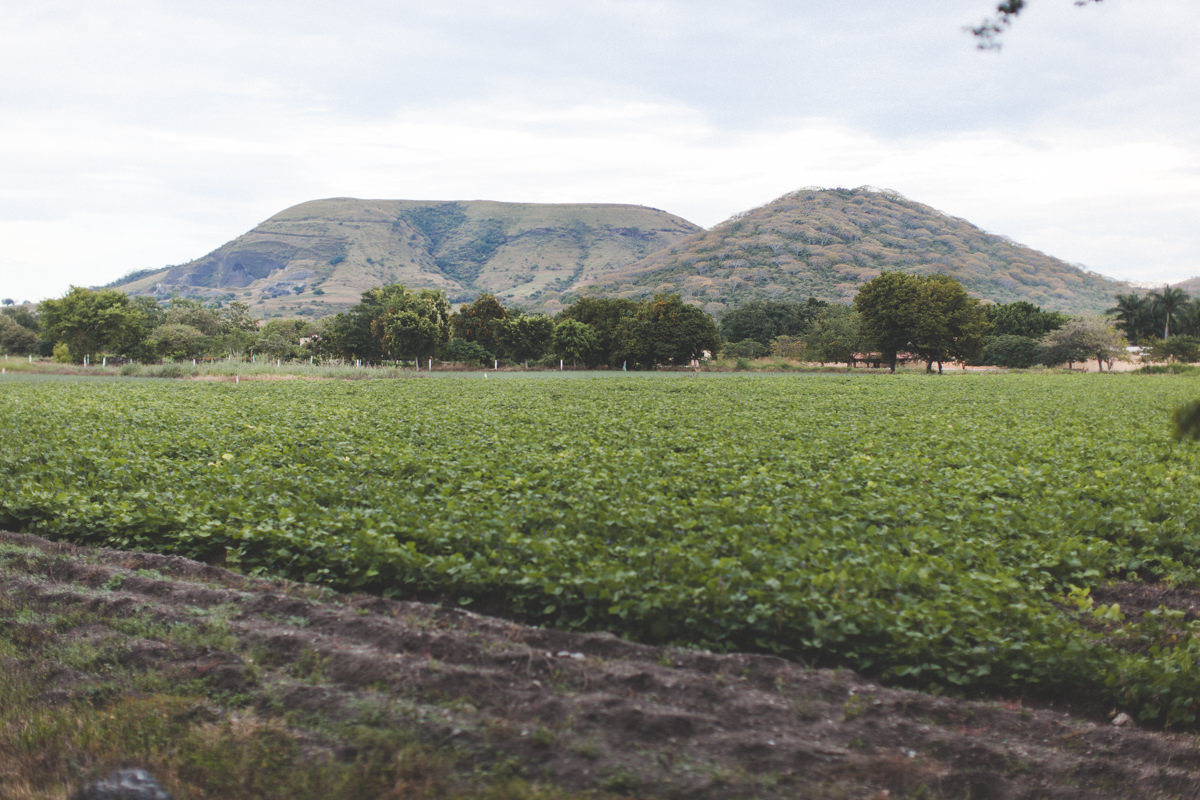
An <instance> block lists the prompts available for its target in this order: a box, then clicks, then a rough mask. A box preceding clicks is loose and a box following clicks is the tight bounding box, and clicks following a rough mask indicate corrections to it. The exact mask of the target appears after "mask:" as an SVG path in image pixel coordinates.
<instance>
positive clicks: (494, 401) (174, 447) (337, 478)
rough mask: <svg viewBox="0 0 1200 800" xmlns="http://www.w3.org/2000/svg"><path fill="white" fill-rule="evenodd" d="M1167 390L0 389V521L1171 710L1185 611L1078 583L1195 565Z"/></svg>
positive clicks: (1162, 574) (1178, 387) (1178, 394)
mask: <svg viewBox="0 0 1200 800" xmlns="http://www.w3.org/2000/svg"><path fill="white" fill-rule="evenodd" d="M10 380H11V378H10ZM1192 393H1193V387H1192V385H1191V381H1190V380H1188V379H1186V378H1174V377H1170V376H1161V377H1159V376H1115V375H1113V376H1110V375H1103V376H1101V375H1096V374H1090V375H1063V374H1049V375H1037V374H1017V375H982V376H975V377H961V378H955V379H953V380H939V381H930V380H927V379H924V378H922V377H920V376H913V375H909V376H904V375H901V376H896V377H894V378H890V379H886V380H885V379H879V378H874V377H868V376H861V377H858V376H850V375H805V376H796V377H781V376H776V377H752V376H736V375H707V376H701V377H699V378H696V377H691V376H683V375H665V376H661V377H657V378H655V377H637V378H635V377H624V376H619V375H617V376H611V377H608V378H603V379H601V378H587V377H583V378H578V379H573V380H572V379H558V378H554V377H549V378H510V379H507V380H489V381H483V380H482V379H480V378H476V377H470V376H463V377H446V378H443V379H432V378H431V379H426V380H403V381H389V382H367V383H338V382H324V383H311V382H294V383H288V384H280V383H259V384H250V383H246V382H243V383H241V384H240V385H234V384H169V383H136V382H119V383H87V384H82V383H75V384H68V383H17V382H10V383H8V384H6V385H5V391H4V392H2V393H0V429H2V430H4V431H6V436H5V440H6V445H5V447H4V448H3V449H2V450H0V525H3V526H4V527H6V528H10V529H17V530H27V531H33V532H37V533H40V534H44V535H51V536H55V537H62V538H68V539H73V540H78V541H87V542H98V543H103V544H106V545H109V546H115V547H121V548H145V549H151V550H158V551H165V552H174V553H180V554H183V555H187V556H192V557H200V558H206V559H216V560H222V559H224V560H227V561H228V563H230V564H232V565H237V566H240V567H242V568H245V569H257V570H266V571H270V572H273V573H277V574H284V575H288V576H291V577H293V578H297V579H308V580H317V581H323V582H327V583H330V584H333V585H337V586H341V587H344V588H350V589H362V590H370V591H377V592H384V593H387V594H391V595H396V596H414V595H420V596H427V597H428V596H437V597H442V598H444V599H446V600H448V601H450V602H454V603H463V604H469V605H471V606H472V607H479V608H484V609H488V610H501V611H504V612H506V613H511V614H515V615H518V616H520V617H524V618H527V619H532V620H536V621H539V622H542V623H545V624H549V625H558V626H565V627H572V628H589V629H606V630H612V631H616V632H619V633H622V634H625V635H630V636H636V637H640V638H642V639H646V640H650V641H670V642H678V643H686V644H693V645H701V646H706V647H710V648H720V649H730V648H745V649H754V650H765V651H769V652H775V653H780V654H785V655H788V656H793V657H801V658H804V659H807V660H809V661H811V662H813V663H819V664H828V665H834V664H845V665H850V666H853V667H855V668H857V669H860V670H863V671H865V672H867V673H869V674H872V675H876V676H879V677H881V678H883V679H887V680H890V681H896V682H901V683H906V684H911V685H915V686H921V687H941V688H943V689H945V688H948V687H960V688H962V689H964V690H973V689H986V690H991V691H1004V692H1013V693H1033V694H1039V693H1045V694H1049V693H1057V694H1059V695H1069V696H1073V697H1086V698H1089V699H1091V700H1092V701H1095V702H1103V703H1105V704H1111V706H1113V707H1117V708H1123V709H1126V710H1129V711H1130V712H1132V713H1135V714H1136V715H1138V716H1140V717H1141V718H1142V719H1146V720H1158V721H1165V722H1172V723H1177V724H1191V723H1193V722H1194V721H1195V719H1196V711H1197V703H1198V702H1200V661H1198V658H1200V638H1198V637H1197V633H1200V631H1197V630H1195V623H1188V622H1187V621H1186V620H1185V619H1184V618H1183V616H1182V612H1173V611H1168V610H1160V611H1153V612H1151V613H1149V614H1146V615H1144V616H1140V617H1136V618H1135V617H1133V616H1132V615H1131V617H1130V618H1129V619H1124V618H1123V616H1122V614H1121V613H1120V611H1119V610H1118V609H1115V608H1112V607H1109V606H1104V605H1094V604H1093V603H1092V602H1091V599H1090V597H1089V595H1088V591H1089V589H1091V588H1093V587H1096V586H1099V585H1101V584H1103V583H1104V582H1106V581H1141V580H1156V581H1160V580H1161V581H1168V582H1177V583H1181V584H1195V583H1196V582H1197V580H1198V579H1200V572H1198V568H1200V541H1198V540H1197V538H1196V536H1195V531H1196V530H1197V529H1198V527H1200V451H1197V450H1196V449H1195V447H1194V446H1192V445H1189V444H1185V443H1178V442H1176V441H1175V440H1174V439H1173V438H1172V437H1171V436H1170V432H1169V430H1168V429H1169V426H1168V425H1167V424H1166V421H1167V419H1168V416H1169V414H1170V412H1171V410H1172V409H1173V408H1174V407H1176V406H1178V405H1180V404H1181V403H1183V402H1184V401H1185V400H1188V399H1190V398H1191V395H1192ZM380 409H386V413H380ZM880 409H886V419H885V418H884V417H883V415H882V413H881V411H880ZM364 420H369V421H370V423H369V424H364Z"/></svg>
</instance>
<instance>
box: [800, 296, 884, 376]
mask: <svg viewBox="0 0 1200 800" xmlns="http://www.w3.org/2000/svg"><path fill="white" fill-rule="evenodd" d="M805 344H806V345H807V350H806V356H807V358H808V360H810V361H819V362H821V363H822V364H824V363H826V362H829V361H832V362H845V363H846V365H847V366H852V365H853V364H854V359H855V358H856V357H857V356H858V354H859V353H861V352H863V351H864V350H868V349H870V348H869V346H868V345H867V343H866V341H865V340H864V334H863V329H862V317H861V316H860V315H859V313H858V312H857V311H856V310H855V309H854V307H853V306H847V305H833V306H830V307H829V308H826V309H824V310H823V311H821V313H820V314H818V315H817V319H816V321H815V322H813V324H812V327H811V328H809V329H808V335H807V336H806V337H805Z"/></svg>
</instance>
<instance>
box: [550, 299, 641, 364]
mask: <svg viewBox="0 0 1200 800" xmlns="http://www.w3.org/2000/svg"><path fill="white" fill-rule="evenodd" d="M639 314H641V306H640V305H639V304H638V303H636V302H634V301H633V300H628V299H626V298H623V297H581V298H579V299H578V300H576V301H575V302H574V303H572V304H571V305H569V306H567V307H566V308H564V309H563V310H562V312H560V313H559V315H558V316H559V319H560V320H562V319H573V320H578V321H579V322H583V323H586V324H588V325H590V326H591V328H592V330H594V331H595V332H596V347H595V348H594V349H593V350H592V351H591V355H590V356H589V357H588V365H589V366H597V365H599V364H607V365H609V366H613V367H619V366H621V363H622V361H623V360H625V359H626V358H628V357H629V344H630V336H629V332H630V327H631V325H633V323H635V322H636V320H637V318H638V316H639Z"/></svg>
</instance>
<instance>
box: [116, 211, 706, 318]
mask: <svg viewBox="0 0 1200 800" xmlns="http://www.w3.org/2000/svg"><path fill="white" fill-rule="evenodd" d="M701 230H702V229H701V228H699V227H698V226H696V225H693V224H692V223H690V222H688V221H687V220H684V219H682V218H680V217H677V216H674V215H672V214H668V213H666V212H664V211H658V210H656V209H651V208H645V207H641V206H632V205H604V204H532V203H496V202H486V201H473V202H422V201H414V200H358V199H353V198H333V199H327V200H314V201H311V202H307V203H301V204H300V205H297V206H293V207H292V208H289V209H287V210H285V211H282V212H280V213H279V214H276V215H275V216H273V217H271V218H270V219H268V220H266V221H265V222H263V223H262V224H260V225H258V226H257V227H255V228H254V229H253V230H251V231H250V232H248V233H246V234H244V235H242V236H239V237H238V238H236V239H234V240H233V241H231V242H228V243H227V244H225V245H222V246H221V247H219V248H217V249H216V250H214V251H213V252H211V253H209V254H208V255H206V256H204V257H203V258H200V259H197V260H195V261H192V262H189V263H187V264H183V265H180V266H175V267H168V268H166V269H161V270H154V271H144V272H141V273H135V274H133V275H130V276H127V278H125V279H123V280H122V281H119V282H117V283H116V284H113V286H114V287H115V288H119V289H122V290H123V291H126V292H129V293H130V294H148V295H152V296H157V297H169V296H171V295H172V294H179V295H182V296H187V297H197V298H200V299H205V300H222V301H229V300H240V301H242V302H246V303H249V304H250V306H251V312H252V313H254V314H256V315H258V316H280V315H301V316H322V315H325V314H330V313H333V312H335V311H339V310H342V309H345V308H347V307H349V306H351V305H353V304H354V303H356V302H358V300H359V298H360V295H361V294H362V292H363V291H365V290H367V289H370V288H371V287H374V286H379V285H382V284H385V283H396V282H399V283H403V284H405V285H407V286H409V287H411V288H433V289H441V290H443V291H445V293H446V295H447V296H448V297H449V299H450V300H451V301H452V302H454V303H458V302H467V301H470V300H473V299H475V297H476V296H478V295H479V294H481V293H483V292H491V293H493V294H495V295H497V296H498V297H500V298H501V299H502V300H503V301H504V302H505V303H506V304H516V305H524V306H528V307H541V302H540V301H541V299H542V296H543V294H545V293H547V292H552V293H556V292H560V291H563V290H566V289H569V288H572V287H575V286H579V285H582V284H587V283H593V282H595V281H596V280H598V279H600V278H602V277H603V276H605V275H607V274H608V272H610V271H612V270H613V269H614V268H616V267H622V266H625V265H628V264H630V263H632V262H634V261H637V260H639V259H641V258H644V257H645V256H647V255H649V254H650V253H653V252H656V251H658V250H661V249H663V248H667V247H670V246H671V245H674V244H676V243H678V242H680V241H682V240H683V239H685V238H687V237H688V236H690V235H692V234H695V233H698V232H700V231H701Z"/></svg>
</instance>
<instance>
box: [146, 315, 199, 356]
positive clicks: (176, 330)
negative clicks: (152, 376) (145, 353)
mask: <svg viewBox="0 0 1200 800" xmlns="http://www.w3.org/2000/svg"><path fill="white" fill-rule="evenodd" d="M207 343H208V339H207V337H206V336H205V335H204V333H203V331H201V330H200V329H199V328H194V327H192V326H191V325H185V324H183V323H182V322H168V323H166V324H164V325H159V326H158V327H157V328H155V329H154V330H153V331H151V332H150V335H149V336H148V337H147V339H146V345H147V347H148V349H149V351H150V352H151V353H153V354H154V356H155V357H157V358H169V359H185V358H196V357H197V356H200V355H202V354H203V353H204V352H205V351H206V345H207Z"/></svg>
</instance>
